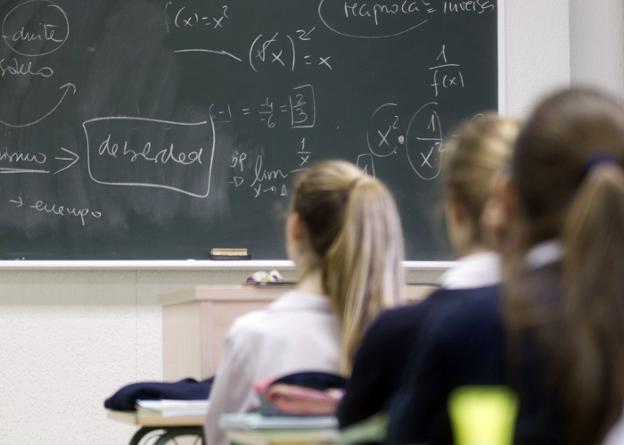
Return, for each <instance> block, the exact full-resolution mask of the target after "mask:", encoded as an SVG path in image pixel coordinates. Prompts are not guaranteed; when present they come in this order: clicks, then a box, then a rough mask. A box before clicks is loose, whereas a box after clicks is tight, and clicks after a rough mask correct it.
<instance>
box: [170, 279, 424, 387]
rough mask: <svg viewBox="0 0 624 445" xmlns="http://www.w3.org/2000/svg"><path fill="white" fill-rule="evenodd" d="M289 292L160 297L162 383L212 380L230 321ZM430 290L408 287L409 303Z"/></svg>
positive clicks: (204, 290) (210, 291)
mask: <svg viewBox="0 0 624 445" xmlns="http://www.w3.org/2000/svg"><path fill="white" fill-rule="evenodd" d="M293 288H294V286H286V285H280V286H264V287H258V286H198V287H194V288H190V289H183V290H180V291H177V292H172V293H168V294H164V295H162V296H161V297H160V302H161V304H162V305H163V362H164V363H163V378H164V380H167V381H169V380H178V379H181V378H184V377H194V378H196V379H205V378H208V377H211V376H213V375H214V374H215V373H216V371H217V366H218V363H219V359H220V357H221V351H222V347H223V340H224V339H225V335H226V334H227V332H228V330H229V329H230V326H232V323H233V322H234V320H235V319H236V318H237V317H240V316H241V315H244V314H246V313H247V312H251V311H254V310H256V309H261V308H263V307H265V306H266V305H268V304H269V303H271V302H272V301H273V300H275V299H276V298H277V297H279V296H280V295H281V294H283V293H284V292H287V291H288V290H292V289H293ZM430 291H431V287H428V286H407V298H408V300H412V301H413V300H419V299H421V298H423V296H424V295H426V294H428V293H429V292H430Z"/></svg>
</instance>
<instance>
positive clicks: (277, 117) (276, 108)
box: [210, 84, 317, 129]
mask: <svg viewBox="0 0 624 445" xmlns="http://www.w3.org/2000/svg"><path fill="white" fill-rule="evenodd" d="M316 113H317V109H316V94H315V91H314V87H313V86H312V85H309V84H308V85H300V86H297V87H294V88H293V89H292V90H291V93H290V95H289V96H288V97H287V98H286V99H285V100H282V101H281V102H280V101H276V100H275V99H273V98H270V97H265V99H264V101H263V102H261V103H260V104H257V105H255V106H247V105H244V106H239V107H233V106H232V105H231V104H226V105H217V104H212V105H211V106H210V114H211V117H212V119H213V120H214V122H215V123H231V122H233V121H234V120H235V119H252V118H253V119H258V121H259V122H260V123H261V124H262V125H263V126H266V128H269V129H274V128H276V127H278V125H279V124H280V123H283V124H285V125H287V126H288V127H289V128H292V129H303V128H314V126H315V125H316Z"/></svg>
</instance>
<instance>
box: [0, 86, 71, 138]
mask: <svg viewBox="0 0 624 445" xmlns="http://www.w3.org/2000/svg"><path fill="white" fill-rule="evenodd" d="M59 90H60V91H63V94H62V95H61V98H60V99H59V101H58V102H57V103H56V105H55V106H54V108H52V109H51V110H50V111H48V112H47V113H46V114H44V115H43V116H41V117H40V118H39V119H37V120H35V121H32V122H28V123H26V124H11V123H9V122H5V121H3V120H1V119H0V124H2V125H4V126H6V127H11V128H26V127H32V126H33V125H37V124H38V123H39V122H41V121H42V120H44V119H45V118H47V117H49V116H50V115H52V113H54V112H55V111H56V109H57V108H58V107H60V106H61V104H62V103H63V101H64V100H65V96H67V94H68V93H70V92H71V94H72V95H74V94H76V85H74V84H73V83H71V82H68V83H66V84H65V85H61V86H60V87H59Z"/></svg>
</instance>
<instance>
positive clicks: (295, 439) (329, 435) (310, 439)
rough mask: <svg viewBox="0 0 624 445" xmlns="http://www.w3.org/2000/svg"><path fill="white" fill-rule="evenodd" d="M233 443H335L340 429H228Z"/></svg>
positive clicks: (292, 444)
mask: <svg viewBox="0 0 624 445" xmlns="http://www.w3.org/2000/svg"><path fill="white" fill-rule="evenodd" d="M227 438H228V442H229V443H230V444H232V445H333V444H335V443H337V442H338V439H339V438H340V432H339V431H338V430H307V431H306V430H296V431H295V430H290V431H288V430H279V431H277V430H266V431H228V432H227Z"/></svg>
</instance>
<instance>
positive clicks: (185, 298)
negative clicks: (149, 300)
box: [160, 286, 293, 381]
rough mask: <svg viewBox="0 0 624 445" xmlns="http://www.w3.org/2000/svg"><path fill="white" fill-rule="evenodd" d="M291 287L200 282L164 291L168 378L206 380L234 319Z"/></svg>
mask: <svg viewBox="0 0 624 445" xmlns="http://www.w3.org/2000/svg"><path fill="white" fill-rule="evenodd" d="M291 289H293V287H292V286H275V287H269V286H266V287H256V286H198V287H195V288H191V289H183V290H180V291H177V292H172V293H169V294H164V295H162V296H161V297H160V303H161V304H162V305H163V377H164V380H166V381H171V380H179V379H182V378H185V377H193V378H196V379H198V380H202V379H206V378H208V377H212V376H213V375H215V373H216V371H217V364H218V363H219V359H220V358H221V351H222V347H223V341H224V339H225V335H226V334H227V332H228V331H229V329H230V327H231V326H232V323H233V322H234V320H235V319H236V318H238V317H240V316H241V315H244V314H246V313H248V312H251V311H254V310H257V309H261V308H263V307H265V306H267V305H268V304H269V303H271V302H272V301H273V300H275V299H276V298H277V297H279V296H280V295H282V294H283V293H284V292H287V291H289V290H291Z"/></svg>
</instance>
